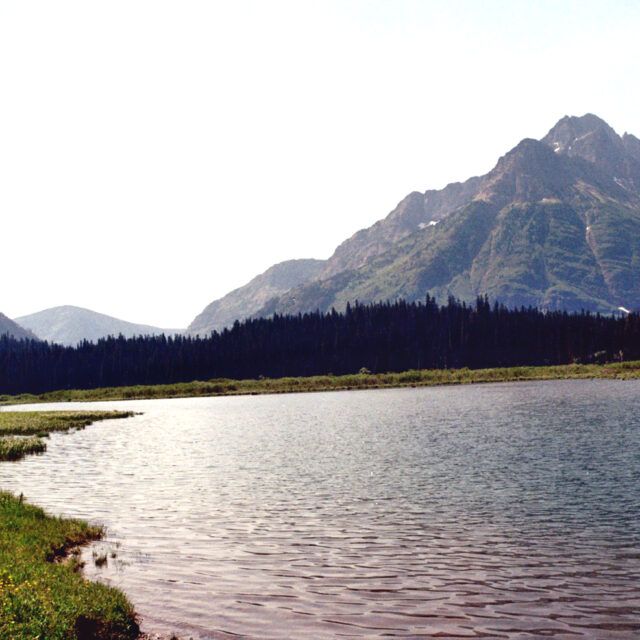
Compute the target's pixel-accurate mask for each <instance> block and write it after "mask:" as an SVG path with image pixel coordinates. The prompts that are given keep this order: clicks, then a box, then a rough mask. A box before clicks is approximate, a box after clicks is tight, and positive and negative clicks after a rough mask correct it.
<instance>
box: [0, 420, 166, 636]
mask: <svg viewBox="0 0 640 640" xmlns="http://www.w3.org/2000/svg"><path fill="white" fill-rule="evenodd" d="M131 415H133V414H132V413H131V412H117V411H111V412H80V411H78V412H65V413H64V414H62V413H60V412H44V411H43V412H0V441H3V440H5V439H7V438H21V437H35V438H37V439H38V440H39V441H40V442H42V440H40V438H46V437H47V436H48V435H49V434H50V433H52V432H54V431H68V430H70V429H73V428H76V429H83V428H84V427H86V426H87V425H89V424H91V423H92V422H95V421H97V420H105V419H117V418H125V417H130V416H131ZM42 444H43V447H42V448H40V449H38V452H43V451H44V449H46V445H45V444H44V443H42ZM33 452H34V451H31V450H25V451H22V452H20V455H19V456H18V457H24V456H26V455H30V454H31V453H33ZM10 459H14V460H15V459H17V458H16V457H12V458H9V457H6V458H3V459H2V460H0V463H2V462H6V461H8V460H10ZM103 534H104V531H103V530H102V528H101V527H99V526H94V525H91V524H89V523H87V522H86V521H83V520H78V519H75V518H62V517H59V516H54V515H51V514H48V513H46V512H45V511H44V510H43V509H41V508H40V507H37V506H34V505H31V504H29V503H28V502H25V501H24V495H23V494H20V495H19V496H16V495H13V494H11V493H8V492H6V491H3V490H1V489H0V603H1V604H2V606H1V607H0V635H2V637H5V635H4V634H10V635H8V636H7V637H11V638H15V639H16V640H29V639H31V638H34V637H45V636H46V637H50V636H51V637H62V636H64V637H69V638H87V637H91V638H95V639H96V640H156V638H155V637H154V636H145V635H141V632H140V627H139V624H138V623H139V617H138V615H137V614H136V612H135V610H134V608H133V605H132V604H131V603H130V602H129V600H128V598H127V596H126V595H125V594H124V593H123V592H122V591H120V590H118V589H114V588H111V587H107V586H106V585H104V584H101V583H98V582H93V581H90V580H87V579H86V578H85V577H84V575H83V574H82V567H83V565H82V563H81V562H80V561H79V560H78V555H79V549H80V548H81V547H83V546H86V545H88V544H89V543H91V542H93V541H95V540H98V539H100V538H101V537H102V535H103ZM157 640H169V639H165V638H162V637H161V636H158V637H157Z"/></svg>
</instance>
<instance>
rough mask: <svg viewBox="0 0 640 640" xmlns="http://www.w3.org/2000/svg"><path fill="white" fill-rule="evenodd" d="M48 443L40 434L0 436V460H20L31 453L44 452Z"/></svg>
mask: <svg viewBox="0 0 640 640" xmlns="http://www.w3.org/2000/svg"><path fill="white" fill-rule="evenodd" d="M46 449H47V445H46V444H45V443H44V442H43V441H42V440H41V439H40V438H38V436H25V437H22V436H6V437H4V438H0V461H2V460H19V459H20V458H23V457H24V456H26V455H27V454H29V453H44V452H45V451H46Z"/></svg>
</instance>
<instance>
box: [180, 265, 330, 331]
mask: <svg viewBox="0 0 640 640" xmlns="http://www.w3.org/2000/svg"><path fill="white" fill-rule="evenodd" d="M325 263H326V261H325V260H312V259H309V260H288V261H286V262H281V263H279V264H276V265H274V266H273V267H271V268H269V269H267V271H265V272H264V273H262V274H260V275H259V276H256V277H255V278H254V279H253V280H251V282H249V283H248V284H246V285H244V286H243V287H240V288H238V289H235V290H234V291H232V292H231V293H228V294H227V295H226V296H224V297H223V298H220V299H219V300H215V301H214V302H212V303H211V304H209V305H208V306H207V307H206V308H205V309H204V310H203V311H202V313H201V314H200V315H198V316H197V317H196V318H195V320H194V321H193V322H192V323H191V324H190V325H189V327H188V329H187V333H189V334H191V335H202V336H206V335H209V334H210V333H211V332H212V331H214V330H216V331H220V330H222V329H224V328H225V327H230V326H231V325H233V323H234V321H235V320H243V319H244V318H248V317H250V316H252V315H253V314H254V313H256V312H257V311H259V310H260V309H261V308H262V307H263V306H264V305H265V304H266V303H267V302H268V301H269V300H270V299H271V298H274V297H278V296H281V295H282V294H283V293H285V292H286V291H289V290H290V289H292V288H293V287H296V286H298V285H300V284H303V283H305V282H309V281H310V280H313V279H314V278H317V277H318V275H319V274H320V273H321V271H322V269H323V268H324V266H325Z"/></svg>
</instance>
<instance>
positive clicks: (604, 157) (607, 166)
mask: <svg viewBox="0 0 640 640" xmlns="http://www.w3.org/2000/svg"><path fill="white" fill-rule="evenodd" d="M542 142H543V143H544V144H546V145H548V146H549V147H551V148H552V149H553V151H554V152H555V153H556V154H558V155H566V156H569V157H571V158H581V159H583V160H586V161H588V162H591V163H593V165H595V166H596V167H597V168H598V169H599V170H600V171H603V172H604V173H605V174H606V175H608V176H609V177H610V178H611V179H613V180H614V181H615V182H617V183H619V184H621V185H623V186H624V187H625V188H629V187H631V188H634V185H635V187H637V186H638V185H640V140H638V139H637V138H635V137H634V136H631V135H629V134H625V135H624V137H621V136H619V135H618V134H617V133H616V132H615V131H614V130H613V129H612V128H611V127H610V126H609V125H608V124H607V123H606V122H605V121H604V120H602V119H601V118H598V116H594V115H593V114H591V113H588V114H587V115H584V116H582V117H579V118H578V117H575V116H572V117H569V116H565V117H564V118H562V120H560V121H559V122H558V123H557V124H556V125H555V126H554V127H553V128H552V129H551V131H549V133H548V134H547V135H546V136H545V137H544V138H543V139H542Z"/></svg>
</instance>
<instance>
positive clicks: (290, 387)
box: [0, 361, 640, 416]
mask: <svg viewBox="0 0 640 640" xmlns="http://www.w3.org/2000/svg"><path fill="white" fill-rule="evenodd" d="M573 378H578V379H580V378H582V379H584V378H607V379H618V380H629V379H632V378H633V379H635V378H640V361H634V362H615V363H610V364H604V365H598V364H570V365H559V366H553V367H504V368H494V369H467V368H463V369H420V370H411V371H404V372H402V373H357V374H351V375H343V376H333V375H325V376H312V377H307V378H294V377H290V378H261V379H259V380H254V379H249V380H231V379H228V378H217V379H214V380H208V381H204V382H200V381H194V382H182V383H176V384H161V385H148V386H145V385H138V386H132V387H106V388H102V389H71V390H67V389H65V390H62V391H52V392H49V393H43V394H41V395H37V396H36V395H30V394H22V395H19V396H7V395H4V396H3V395H0V404H5V405H6V404H22V403H38V402H69V401H75V402H92V401H98V400H142V399H153V398H190V397H197V396H226V395H256V394H262V393H296V392H304V391H340V390H347V389H381V388H393V387H426V386H433V385H447V384H477V383H483V382H512V381H517V380H566V379H573ZM0 416H2V413H0Z"/></svg>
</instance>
